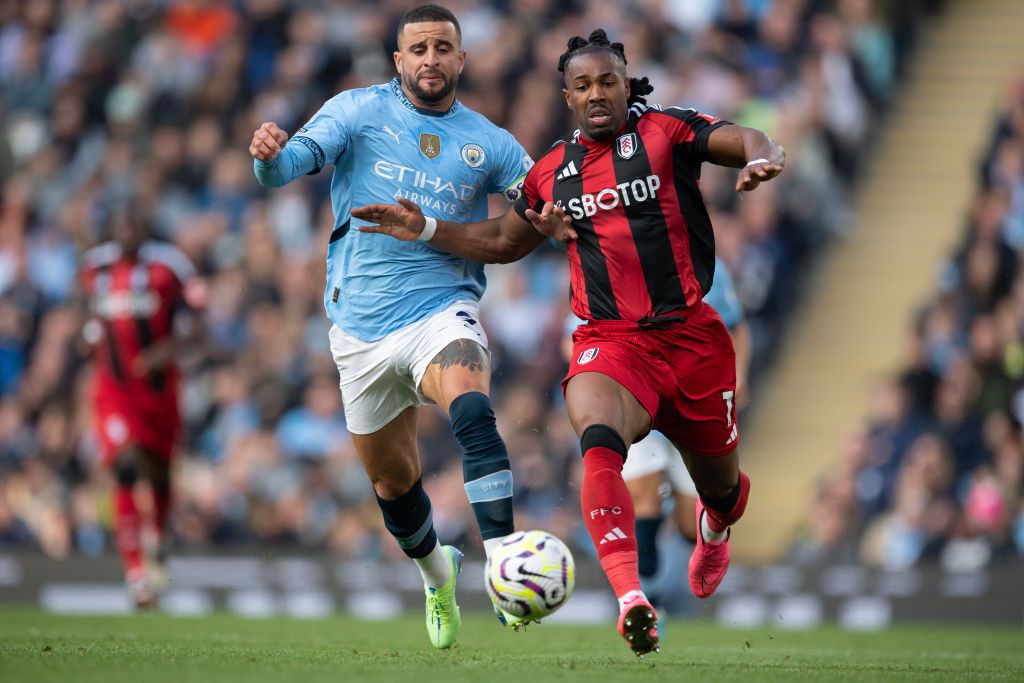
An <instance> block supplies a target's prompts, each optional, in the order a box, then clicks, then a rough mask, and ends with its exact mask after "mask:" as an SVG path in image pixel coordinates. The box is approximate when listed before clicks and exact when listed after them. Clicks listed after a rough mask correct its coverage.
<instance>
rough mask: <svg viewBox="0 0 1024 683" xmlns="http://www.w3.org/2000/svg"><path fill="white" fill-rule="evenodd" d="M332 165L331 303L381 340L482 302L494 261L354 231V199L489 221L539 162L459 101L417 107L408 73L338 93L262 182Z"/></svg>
mask: <svg viewBox="0 0 1024 683" xmlns="http://www.w3.org/2000/svg"><path fill="white" fill-rule="evenodd" d="M327 165H333V166H334V175H333V177H332V178H331V203H332V205H333V207H334V216H335V218H334V231H333V232H332V234H331V240H330V245H329V246H328V249H327V287H326V288H325V290H324V306H325V307H326V310H327V315H328V317H329V318H330V319H331V321H332V322H334V324H336V325H337V326H338V327H340V328H341V329H342V330H344V331H345V332H347V333H348V334H350V335H352V336H354V337H357V338H359V339H362V340H363V341H376V340H378V339H380V338H382V337H384V336H385V335H387V334H389V333H391V332H394V331H395V330H398V329H401V328H402V327H405V326H406V325H409V324H411V323H414V322H416V321H418V320H422V319H423V318H426V317H427V316H430V315H431V314H433V313H436V312H438V311H440V310H442V309H444V308H446V307H447V306H449V305H450V304H451V303H453V302H455V301H460V300H471V301H476V300H479V299H480V297H481V295H483V292H484V288H485V287H486V284H487V282H486V279H485V277H484V268H483V264H480V263H475V262H471V261H466V260H464V259H461V258H459V257H457V256H452V255H451V254H448V253H446V252H443V251H441V250H439V249H436V248H434V247H432V246H431V245H430V244H429V243H427V242H402V241H399V240H396V239H393V238H391V237H388V236H386V235H372V234H366V233H362V232H359V231H358V230H355V229H353V228H354V227H357V226H359V225H365V224H366V222H365V221H361V220H359V219H354V218H352V217H351V215H350V211H351V209H352V207H353V206H362V205H364V204H373V203H385V204H393V203H395V200H396V199H397V198H398V197H405V198H406V199H409V200H411V201H413V202H415V203H416V204H418V205H419V206H420V208H421V209H422V210H423V213H424V215H426V216H433V217H434V218H437V219H443V220H448V221H456V222H459V223H467V222H474V221H480V220H484V219H486V218H487V196H488V195H489V194H497V193H504V194H505V196H506V198H507V199H508V200H509V201H510V202H512V201H515V199H516V198H517V197H518V196H519V192H520V191H521V189H522V181H523V177H524V176H525V175H526V171H528V170H529V169H530V167H531V166H532V165H533V161H532V160H531V159H530V157H529V156H528V155H527V153H526V152H525V150H523V148H522V146H521V145H520V144H519V143H518V142H516V140H515V138H514V137H512V135H511V134H510V133H509V132H508V131H506V130H504V129H502V128H499V127H498V126H495V125H494V124H492V123H491V122H490V121H488V120H487V119H486V118H485V117H484V116H482V115H480V114H478V113H477V112H475V111H473V110H471V109H469V108H468V107H466V106H465V105H463V104H461V103H460V102H458V101H456V102H455V103H454V104H453V105H452V107H451V109H449V110H448V111H447V112H443V113H441V112H434V111H429V110H424V109H418V108H417V107H415V106H414V105H413V104H412V102H410V101H409V99H408V98H406V97H405V94H404V93H403V92H402V89H401V86H400V85H399V82H398V79H397V78H396V79H393V80H392V81H391V82H390V83H385V84H382V85H375V86H371V87H369V88H359V89H355V90H347V91H345V92H343V93H340V94H338V95H336V96H335V97H333V98H331V99H330V100H328V101H327V102H326V103H325V104H324V106H323V107H322V108H321V109H320V111H318V112H317V113H316V115H314V116H313V118H312V119H310V121H309V122H308V123H307V124H306V125H305V126H303V127H302V128H300V129H299V130H298V131H296V133H295V135H294V136H293V137H292V138H291V139H290V140H289V141H288V144H287V145H285V148H284V150H282V152H281V153H280V154H279V155H278V156H277V157H276V158H274V159H273V160H272V161H270V162H262V161H256V162H255V173H256V177H257V178H258V179H259V181H260V183H261V184H263V185H265V186H268V187H280V186H281V185H284V184H285V183H287V182H289V181H291V180H292V179H294V178H296V177H298V176H300V175H302V174H307V173H317V172H319V171H320V170H321V169H322V168H323V167H324V166H327Z"/></svg>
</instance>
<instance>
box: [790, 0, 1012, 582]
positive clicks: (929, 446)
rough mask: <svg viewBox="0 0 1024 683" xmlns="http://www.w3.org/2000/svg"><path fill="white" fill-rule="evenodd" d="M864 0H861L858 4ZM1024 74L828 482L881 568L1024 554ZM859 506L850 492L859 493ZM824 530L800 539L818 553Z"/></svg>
mask: <svg viewBox="0 0 1024 683" xmlns="http://www.w3.org/2000/svg"><path fill="white" fill-rule="evenodd" d="M854 4H856V3H850V5H851V6H852V5H854ZM1021 150H1024V75H1018V76H1016V77H1015V78H1014V79H1013V80H1012V82H1011V83H1010V84H1009V87H1008V88H1007V93H1006V99H1005V102H1004V104H1003V105H1002V109H1001V111H1000V112H999V113H998V117H997V120H996V125H995V130H994V134H993V139H992V144H991V145H990V147H989V150H988V153H987V155H986V157H985V159H984V160H983V161H982V164H981V168H982V174H981V187H980V188H979V191H978V194H977V196H976V198H975V200H974V203H973V205H972V207H971V210H970V213H969V215H968V219H967V224H966V226H965V230H964V239H963V242H962V243H961V245H960V247H959V248H958V249H957V250H956V251H955V253H954V254H952V255H951V257H950V259H949V262H948V263H947V264H945V266H944V267H943V268H942V270H941V273H940V277H939V279H938V288H937V291H936V292H935V294H934V295H933V297H932V298H931V300H930V301H928V303H927V304H926V305H925V306H924V307H923V309H922V311H921V313H920V315H919V317H918V324H917V325H916V326H915V329H913V330H912V331H911V334H910V336H909V344H908V349H909V351H910V353H909V354H908V363H907V367H906V368H905V370H904V372H903V373H902V376H901V377H899V378H898V379H893V380H889V381H887V382H883V383H881V384H880V386H879V388H878V389H877V390H876V391H875V392H874V393H873V395H872V403H871V406H870V410H869V416H868V418H867V420H866V424H865V426H864V427H863V431H864V433H866V434H867V435H868V438H867V439H864V440H863V441H861V442H860V444H859V446H860V447H859V448H858V449H857V452H856V455H855V456H854V457H843V458H842V459H841V461H840V463H839V464H838V465H837V466H836V468H835V470H834V471H833V472H832V473H831V474H830V475H829V476H828V477H826V479H825V481H824V482H823V483H822V485H821V486H820V487H819V491H818V495H817V502H816V505H817V506H820V507H816V508H815V510H816V514H817V510H819V509H820V508H821V507H824V508H825V509H826V510H829V511H831V510H834V509H841V510H843V517H844V518H843V520H842V522H841V526H842V528H843V532H842V534H843V537H844V539H845V540H844V543H856V542H858V540H861V539H862V540H861V557H862V558H863V559H864V560H866V561H867V562H868V563H869V564H872V565H875V566H880V567H886V568H890V569H902V568H906V567H909V566H912V565H914V564H917V563H921V562H928V561H932V562H938V563H941V565H942V566H943V567H945V568H947V569H950V570H956V571H972V570H976V569H979V568H981V567H983V566H985V565H986V564H988V563H989V562H991V561H998V560H1000V559H1002V558H1004V557H1009V556H1020V555H1024V513H1022V511H1024V430H1022V424H1024V277H1022V273H1021V269H1020V267H1019V264H1020V262H1021V256H1022V252H1024V239H1022V238H1024V231H1022V226H1024V203H1022V201H1021V196H1022V195H1021V192H1022V188H1024V163H1022V159H1024V155H1022V153H1021ZM851 486H852V488H853V489H854V490H855V491H856V496H855V498H854V500H852V501H851V500H849V498H848V497H847V496H845V495H843V494H842V492H843V491H845V490H846V489H847V488H849V487H851ZM816 537H817V534H816V533H815V530H814V529H811V530H808V532H807V534H806V538H804V539H802V540H801V541H800V542H798V543H797V544H796V545H795V546H794V549H793V550H794V556H795V557H797V558H799V559H802V560H808V561H816V560H817V559H818V558H816V557H813V556H811V555H810V554H809V553H807V552H806V546H807V545H808V543H810V539H815V538H816Z"/></svg>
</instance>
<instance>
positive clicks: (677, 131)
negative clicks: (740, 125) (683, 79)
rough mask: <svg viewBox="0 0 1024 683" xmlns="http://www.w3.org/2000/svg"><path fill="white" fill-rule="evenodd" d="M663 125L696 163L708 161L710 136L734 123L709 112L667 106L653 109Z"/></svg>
mask: <svg viewBox="0 0 1024 683" xmlns="http://www.w3.org/2000/svg"><path fill="white" fill-rule="evenodd" d="M653 112H654V115H655V116H657V118H658V122H659V123H660V124H661V127H662V128H663V129H664V130H665V132H666V133H668V136H669V138H671V140H672V142H673V144H676V145H682V146H683V149H684V150H685V151H686V153H687V155H688V156H689V157H690V159H692V160H693V162H694V163H697V164H701V163H703V162H705V161H708V138H710V137H711V133H713V132H714V131H715V130H717V129H718V128H721V127H722V126H728V125H732V122H731V121H726V120H725V119H720V118H717V117H715V116H710V115H709V114H702V113H700V112H699V111H697V110H696V109H682V108H680V107H666V108H665V109H660V110H659V109H657V108H654V109H653Z"/></svg>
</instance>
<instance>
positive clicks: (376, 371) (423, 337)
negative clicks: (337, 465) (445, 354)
mask: <svg viewBox="0 0 1024 683" xmlns="http://www.w3.org/2000/svg"><path fill="white" fill-rule="evenodd" d="M330 338H331V354H332V355H333V356H334V362H335V363H336V364H337V366H338V374H339V375H340V378H341V381H340V384H341V397H342V400H343V401H344V403H345V421H346V422H347V423H348V430H349V431H350V432H352V433H353V434H372V433H373V432H376V431H378V430H380V429H381V428H383V427H384V426H385V425H386V424H388V423H389V422H391V421H392V420H393V419H395V418H396V417H397V416H398V414H399V413H401V412H402V411H403V410H405V409H406V408H408V407H409V406H419V405H425V404H428V403H433V401H431V400H430V399H429V398H427V397H426V396H424V395H423V393H422V392H421V391H420V390H419V387H420V382H422V381H423V375H424V374H426V372H427V366H428V365H430V361H432V360H433V359H434V357H435V356H437V354H438V353H440V352H441V351H442V350H443V349H444V348H445V347H446V346H448V345H449V344H451V343H452V342H453V341H455V340H457V339H470V340H472V341H475V342H476V343H478V344H480V346H482V347H484V349H487V334H486V333H485V332H484V328H483V326H482V325H481V324H480V306H479V304H478V303H477V302H475V301H458V302H456V303H454V304H452V305H451V306H449V307H448V308H446V309H444V310H443V311H440V312H439V313H435V314H434V315H432V316H430V317H429V318H424V319H423V320H420V321H418V322H415V323H412V324H411V325H406V326H405V327H403V328H402V329H400V330H395V331H394V332H392V333H391V334H389V335H388V336H386V337H384V338H383V339H378V340H377V341H372V342H366V341H362V340H361V339H356V338H355V337H353V336H352V335H350V334H347V333H345V332H344V331H343V330H342V329H341V328H339V327H338V326H337V325H332V326H331V332H330Z"/></svg>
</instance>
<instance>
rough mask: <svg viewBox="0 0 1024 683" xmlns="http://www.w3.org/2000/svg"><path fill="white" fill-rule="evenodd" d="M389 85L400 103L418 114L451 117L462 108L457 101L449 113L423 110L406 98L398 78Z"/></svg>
mask: <svg viewBox="0 0 1024 683" xmlns="http://www.w3.org/2000/svg"><path fill="white" fill-rule="evenodd" d="M388 85H390V86H391V92H393V93H395V97H397V98H398V101H399V102H401V103H402V104H404V105H405V106H406V108H408V109H412V110H413V111H414V112H416V113H417V114H423V115H425V116H437V117H441V116H449V115H450V114H454V113H455V112H456V111H458V109H459V107H460V106H461V105H460V104H459V101H458V100H455V101H453V102H452V106H450V107H449V108H448V111H434V110H433V109H423V108H421V107H417V106H416V105H415V104H413V103H412V100H410V99H409V98H408V97H406V96H405V93H404V92H403V91H402V84H401V83H399V82H398V76H395V77H394V78H392V79H391V82H390V83H388Z"/></svg>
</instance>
